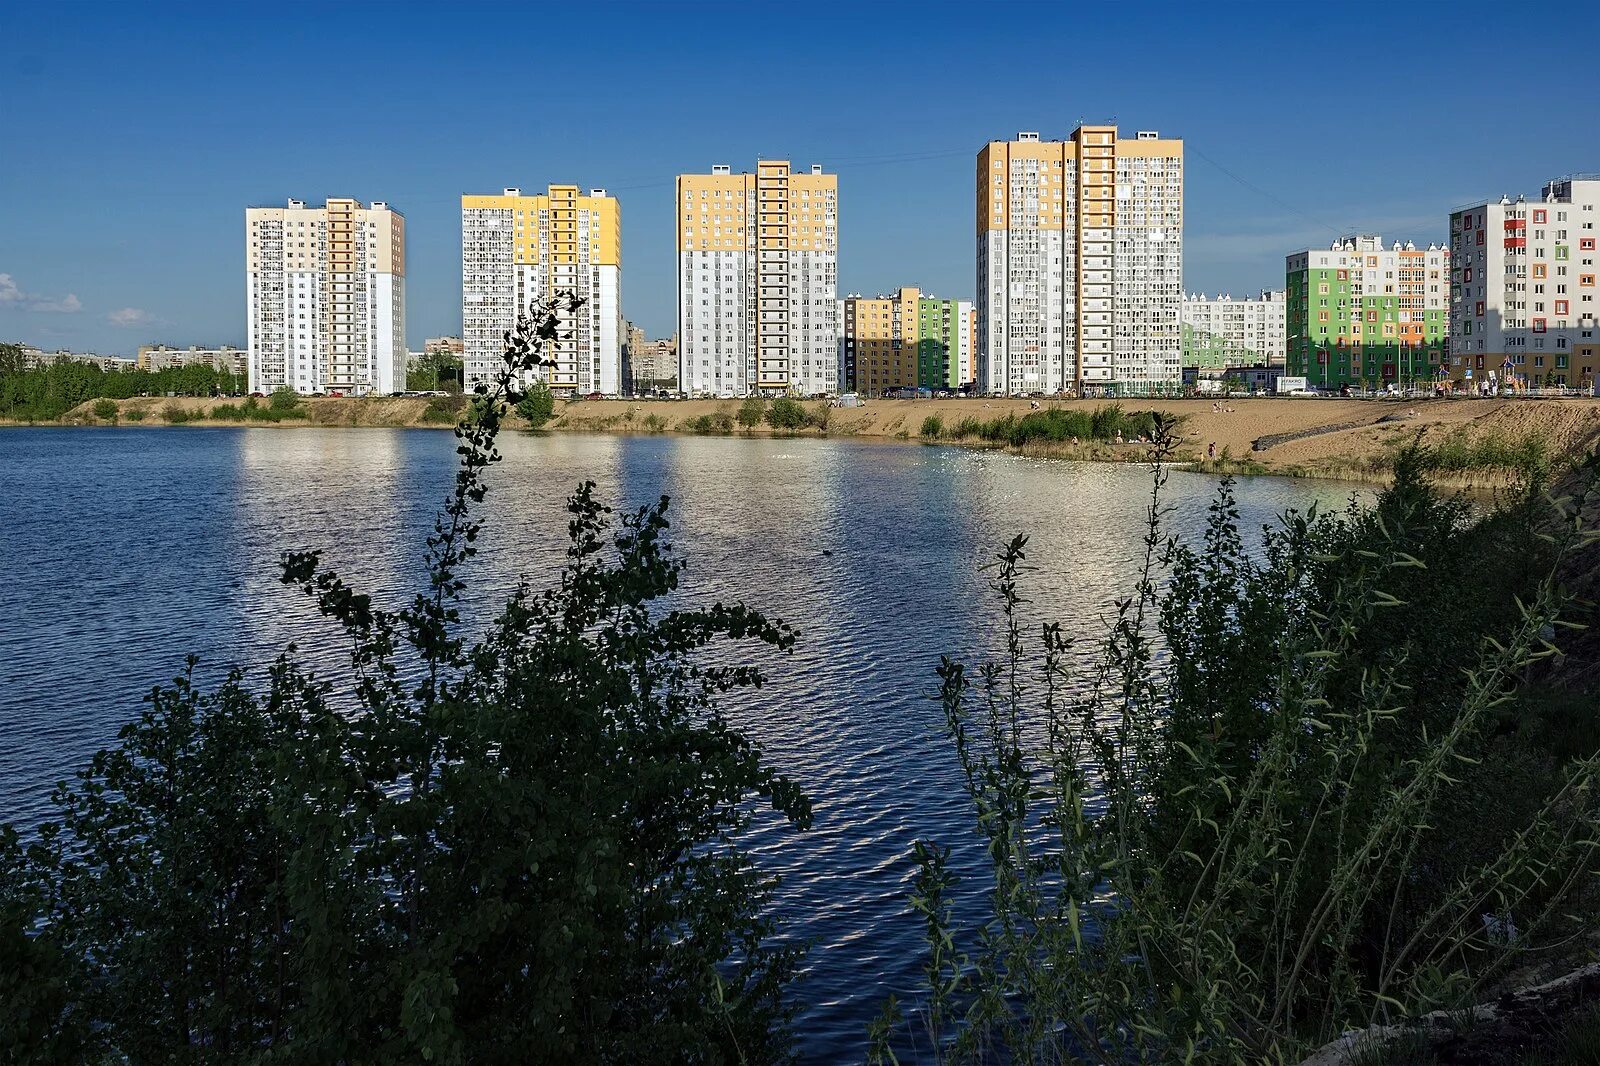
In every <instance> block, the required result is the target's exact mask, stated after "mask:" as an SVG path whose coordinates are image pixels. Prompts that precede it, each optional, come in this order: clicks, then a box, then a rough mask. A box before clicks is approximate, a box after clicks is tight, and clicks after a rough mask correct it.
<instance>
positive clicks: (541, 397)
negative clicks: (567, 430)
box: [517, 381, 631, 429]
mask: <svg viewBox="0 0 1600 1066" xmlns="http://www.w3.org/2000/svg"><path fill="white" fill-rule="evenodd" d="M555 413H556V398H555V395H554V394H553V393H552V392H551V391H550V386H548V385H546V384H545V383H544V382H542V381H540V382H535V383H534V384H533V385H531V386H530V387H529V388H528V391H527V392H525V393H524V394H523V396H522V399H520V400H518V401H517V414H519V415H521V416H522V417H523V418H524V419H526V420H527V423H528V425H530V426H532V427H533V428H534V429H538V428H540V427H541V426H543V425H544V424H545V423H546V422H548V421H550V419H552V418H554V417H555ZM630 414H631V412H630Z"/></svg>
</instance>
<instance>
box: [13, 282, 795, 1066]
mask: <svg viewBox="0 0 1600 1066" xmlns="http://www.w3.org/2000/svg"><path fill="white" fill-rule="evenodd" d="M577 306H578V301H572V308H573V309H574V310H575V309H576V308H577ZM556 324H557V317H556V307H555V304H554V303H553V302H551V303H549V304H546V305H542V306H541V307H540V309H539V314H538V315H537V316H536V317H535V318H534V319H532V320H531V321H524V322H522V323H519V325H518V327H517V329H516V330H515V331H514V332H513V334H512V335H511V337H510V344H509V347H508V351H507V364H506V367H505V369H504V370H503V371H502V372H501V374H500V375H499V377H498V380H497V382H496V383H495V385H494V386H493V387H492V388H486V389H485V390H484V391H483V392H481V393H480V396H479V399H480V401H481V402H478V403H475V404H473V405H472V407H471V411H472V416H471V417H470V418H469V419H468V420H466V421H464V422H463V423H462V424H461V425H460V426H458V427H457V430H456V434H457V438H458V442H459V445H458V451H459V454H460V456H461V461H460V466H459V468H458V470H457V474H456V480H455V487H454V490H453V492H452V493H451V495H450V496H449V498H448V500H447V502H446V504H445V506H444V509H443V510H442V511H441V512H440V514H439V516H438V519H437V522H436V524H435V528H434V531H433V534H432V535H431V536H430V537H429V538H428V542H427V544H428V551H427V569H428V580H427V581H426V582H425V583H424V584H423V586H422V588H421V589H420V590H419V591H418V592H417V593H416V595H415V597H414V598H413V599H412V600H411V602H410V603H409V605H407V606H405V607H402V608H400V609H397V610H390V609H385V608H381V607H379V606H378V605H376V604H375V603H374V602H373V601H372V599H371V598H370V597H369V596H368V595H367V594H364V593H360V592H358V591H356V590H355V589H353V588H351V587H350V586H349V585H347V584H346V583H345V582H344V581H343V580H342V579H341V578H340V577H338V576H337V575H336V574H334V573H332V572H331V571H329V570H327V569H325V568H324V567H323V566H322V565H321V562H320V558H319V556H318V555H317V554H316V553H315V552H293V553H289V554H287V555H285V557H284V561H283V581H284V582H285V583H286V584H287V585H289V586H291V587H293V588H297V589H299V590H301V591H302V592H303V593H304V594H305V595H306V596H308V597H310V598H311V600H312V601H313V602H314V603H315V604H316V606H317V608H318V610H319V611H320V612H321V613H322V614H323V615H325V616H326V617H327V618H329V619H331V620H332V622H333V623H334V624H336V625H337V626H338V627H339V628H340V629H342V630H343V631H344V633H345V634H346V635H347V637H348V639H349V641H350V647H351V663H352V670H351V673H350V674H349V676H348V677H346V678H342V679H330V678H324V677H320V676H313V675H312V674H311V673H310V672H309V671H307V670H306V669H304V668H303V667H302V666H301V665H300V664H299V662H298V661H297V658H296V655H295V652H294V649H293V648H290V649H288V651H286V652H285V654H284V655H283V656H282V657H280V658H279V659H278V660H277V661H276V662H275V663H274V664H272V666H271V667H270V668H269V669H268V670H267V671H266V676H265V679H264V680H265V686H264V687H257V686H256V684H255V683H254V682H255V679H254V677H253V676H252V675H250V674H246V673H244V672H242V671H235V672H233V673H231V674H230V675H229V676H228V677H227V679H226V680H225V681H224V682H223V683H222V684H221V685H220V686H219V687H217V688H216V689H215V690H213V691H209V692H208V691H202V689H201V688H200V686H199V685H198V684H197V683H196V681H195V680H194V677H193V668H194V660H193V659H191V660H190V661H189V666H188V667H187V668H186V669H185V670H184V672H183V673H181V674H180V675H179V676H178V677H177V678H176V679H175V680H174V681H173V682H172V683H170V684H168V685H164V686H160V687H158V688H156V689H154V690H153V691H152V692H151V693H150V695H149V697H148V699H147V707H146V710H145V712H144V713H143V714H142V715H140V717H139V718H138V719H137V720H136V721H134V722H131V723H129V724H128V725H127V726H126V727H125V728H124V729H123V730H122V732H121V736H120V740H119V743H118V745H117V746H116V747H114V748H111V749H109V750H107V751H103V752H101V753H99V754H98V755H97V756H96V757H95V758H94V760H93V761H92V763H91V764H90V765H89V766H88V767H87V768H86V769H85V770H84V771H83V772H82V773H81V774H79V775H78V777H77V779H76V780H75V781H74V782H72V783H71V784H68V785H64V786H62V787H61V788H60V789H58V790H57V791H56V793H55V796H54V799H55V803H56V806H57V809H58V812H59V817H58V818H57V820H56V821H54V822H52V823H51V824H48V825H46V826H45V827H44V828H43V830H42V831H41V832H40V833H39V834H38V839H37V842H36V843H35V844H33V845H31V846H30V847H27V848H24V847H22V846H20V845H19V844H18V842H17V836H16V834H15V833H14V832H12V831H11V830H10V829H9V828H6V829H4V830H3V831H0V923H3V924H0V964H9V965H0V991H3V992H5V994H6V998H5V999H4V1000H0V1039H5V1040H7V1041H9V1042H10V1043H9V1044H8V1045H7V1046H6V1054H7V1055H8V1056H12V1057H17V1058H20V1059H22V1060H23V1061H30V1060H37V1059H41V1058H49V1057H51V1056H57V1057H60V1056H62V1055H65V1056H67V1057H73V1058H78V1059H84V1060H89V1061H131V1062H153V1061H159V1062H196V1063H198V1062H208V1063H209V1062H221V1063H245V1062H249V1063H260V1062H269V1061H271V1062H278V1061H281V1062H323V1063H336V1062H396V1061H406V1062H420V1061H431V1062H441V1063H469V1062H470V1063H496V1062H504V1063H514V1062H515V1063H520V1062H549V1061H559V1060H568V1061H574V1062H605V1061H614V1062H624V1061H630V1062H631V1061H706V1062H718V1061H723V1062H726V1061H750V1062H769V1061H778V1060H781V1059H783V1058H785V1057H786V1056H787V1051H788V1039H789V1035H788V1030H787V1025H786V1021H787V1017H788V1014H787V1008H786V1007H785V1006H784V1003H783V999H782V990H783V986H784V983H785V982H786V981H787V980H788V978H789V977H790V976H791V975H792V974H793V972H794V970H795V966H796V963H797V959H798V956H799V949H797V948H794V947H790V946H784V945H778V944H774V943H773V939H772V936H771V934H772V933H773V932H774V927H773V925H772V923H771V921H770V919H769V918H768V917H767V916H766V914H765V908H766V905H767V902H768V900H769V897H770V893H771V889H772V885H773V881H772V879H771V878H769V877H767V876H764V875H762V874H761V873H760V872H759V871H758V870H757V869H756V868H755V866H754V865H753V863H752V861H751V860H750V858H749V857H748V855H746V853H745V852H744V850H743V849H742V848H741V847H740V846H739V838H740V834H741V831H742V830H743V829H744V828H745V827H746V826H747V825H748V823H749V820H750V817H751V809H752V802H753V801H756V800H761V801H764V802H766V803H768V804H770V805H771V806H772V807H773V808H775V809H776V810H777V811H778V812H780V814H781V816H782V817H783V818H785V819H787V820H788V822H789V823H790V824H791V825H793V826H796V827H800V828H803V827H805V826H806V825H808V824H809V822H810V807H809V804H808V802H807V800H806V799H805V797H804V796H803V795H802V794H801V792H800V791H799V789H798V788H797V787H796V786H795V784H794V783H793V782H791V781H789V780H788V779H786V778H784V777H782V776H781V775H779V774H777V773H775V772H774V771H773V770H772V769H771V768H769V767H768V766H766V765H765V763H764V761H763V760H762V757H761V752H760V750H759V749H758V748H757V747H756V745H755V744H753V743H752V742H751V741H750V740H749V739H748V738H747V737H745V736H744V735H743V734H741V733H740V732H739V731H738V730H736V729H735V728H734V727H733V726H732V725H731V724H730V723H729V722H728V721H727V719H725V718H724V717H723V715H722V714H721V711H720V708H719V703H720V698H721V697H722V696H723V695H724V694H725V693H727V692H730V691H732V690H735V689H739V688H744V687H748V686H754V685H759V684H761V683H762V681H763V676H762V673H761V671H760V669H759V668H758V667H756V666H755V665H753V664H751V663H750V662H749V661H748V654H747V653H746V652H744V651H743V650H734V649H726V650H723V649H719V650H716V651H715V652H714V653H713V652H711V651H710V650H709V649H711V646H712V645H714V644H718V643H723V642H737V643H741V644H743V643H753V644H755V645H758V646H764V647H767V648H769V649H772V650H774V651H777V652H783V651H787V650H788V649H789V648H790V647H791V646H792V644H793V641H794V634H793V632H792V631H791V630H790V629H789V628H788V627H787V626H785V625H783V624H782V623H781V622H777V621H772V620H769V619H767V618H765V617H763V616H762V615H760V614H758V613H757V612H755V611H752V610H750V609H749V608H747V607H744V606H742V605H734V606H726V605H722V604H717V605H714V606H712V607H709V608H705V609H692V608H682V607H679V608H662V607H659V606H658V604H659V603H660V602H661V601H662V599H663V598H666V597H672V596H673V594H674V593H675V591H676V590H677V588H678V586H679V582H680V578H681V576H682V574H683V571H684V562H683V560H682V559H681V558H679V557H678V556H676V555H675V554H674V553H673V552H672V550H671V549H670V547H669V546H668V545H667V543H666V540H665V538H666V535H667V532H668V528H669V527H668V523H667V517H666V515H667V501H666V499H665V498H663V499H661V500H660V501H659V502H657V503H655V504H652V505H648V506H645V507H642V508H640V509H638V510H636V511H632V512H629V513H626V514H622V515H620V516H619V515H614V514H613V512H612V511H611V509H610V508H608V507H606V506H604V505H603V504H601V503H600V502H599V501H597V500H596V499H595V497H594V493H593V486H592V485H588V484H585V485H583V486H581V487H579V489H578V490H577V491H576V492H575V493H574V494H573V496H572V497H571V499H570V500H569V501H568V512H569V517H570V522H569V530H570V535H571V538H570V545H569V547H568V549H567V563H566V568H565V572H564V573H563V575H562V576H561V578H560V580H559V581H558V582H556V583H555V584H554V585H553V586H552V587H551V588H550V589H548V590H547V591H544V592H535V591H534V590H533V589H531V588H529V587H527V586H526V585H524V586H521V587H519V588H518V589H517V590H516V591H515V592H514V593H513V594H512V596H511V597H510V599H509V601H508V602H507V604H506V606H505V608H504V610H503V611H502V612H501V613H500V614H499V616H498V617H497V619H496V620H495V622H494V623H493V624H492V625H491V627H490V628H489V631H488V633H487V635H485V636H484V637H483V638H482V639H481V640H480V641H478V642H477V643H475V644H469V643H468V642H467V640H466V638H465V635H464V633H463V626H462V622H461V617H460V601H461V596H462V593H463V590H464V588H465V585H466V576H465V575H466V568H467V567H468V565H469V563H470V561H471V559H472V557H473V555H474V553H475V551H476V545H477V543H478V538H479V533H480V529H481V526H480V520H479V518H478V517H477V506H478V504H479V503H480V502H481V501H482V500H483V498H484V495H485V493H486V492H487V489H488V487H487V484H486V482H485V480H484V474H485V472H486V470H487V468H488V467H489V466H490V465H491V464H492V463H494V462H496V461H497V460H498V458H499V455H498V452H497V451H496V448H495V440H496V438H497V436H498V433H499V431H500V428H501V425H502V420H503V419H504V417H505V415H506V414H507V411H508V409H509V407H510V406H511V405H512V404H513V403H515V402H518V401H520V399H521V397H520V395H519V393H518V390H517V385H516V383H517V382H518V381H519V380H520V378H521V376H522V375H523V374H524V373H526V372H528V371H530V370H532V369H534V368H536V367H538V366H541V365H545V359H544V357H543V355H542V353H543V352H544V351H545V350H546V348H547V345H549V344H550V342H551V341H552V340H553V339H554V337H555V336H556V329H557V325H556ZM11 965H14V966H19V967H25V968H26V969H24V970H14V969H11V968H10V966H11ZM16 973H26V974H28V975H30V977H29V978H28V979H26V980H19V979H17V978H14V977H13V976H12V975H13V974H16ZM13 1048H15V1049H16V1050H13Z"/></svg>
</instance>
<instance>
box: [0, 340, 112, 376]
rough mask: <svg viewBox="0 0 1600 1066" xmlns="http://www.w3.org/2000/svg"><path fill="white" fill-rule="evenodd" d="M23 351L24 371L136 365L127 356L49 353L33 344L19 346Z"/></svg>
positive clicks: (61, 350)
mask: <svg viewBox="0 0 1600 1066" xmlns="http://www.w3.org/2000/svg"><path fill="white" fill-rule="evenodd" d="M18 347H20V348H21V349H22V369H24V370H35V369H37V368H39V367H42V366H55V365H56V364H57V363H86V364H88V365H90V366H97V367H99V368H100V369H101V370H105V371H113V370H132V369H134V367H135V363H134V361H133V360H132V359H129V358H128V357H127V356H125V355H100V354H98V353H96V352H69V351H67V350H66V349H65V348H58V349H56V350H55V351H53V352H47V351H45V350H43V349H42V348H38V347H35V346H34V345H32V344H22V345H18Z"/></svg>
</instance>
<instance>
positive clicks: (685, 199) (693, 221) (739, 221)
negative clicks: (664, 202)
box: [676, 159, 839, 252]
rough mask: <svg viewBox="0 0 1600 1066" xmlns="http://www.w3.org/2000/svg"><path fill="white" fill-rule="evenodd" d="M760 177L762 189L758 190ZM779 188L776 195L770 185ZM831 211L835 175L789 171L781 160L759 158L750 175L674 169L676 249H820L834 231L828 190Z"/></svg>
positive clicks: (692, 250) (835, 209)
mask: <svg viewBox="0 0 1600 1066" xmlns="http://www.w3.org/2000/svg"><path fill="white" fill-rule="evenodd" d="M761 179H766V180H767V182H768V183H769V186H768V189H767V190H766V191H765V192H763V191H762V190H761V185H760V181H761ZM775 184H781V185H782V186H784V187H785V190H784V191H785V195H783V196H781V197H780V196H778V195H777V193H776V192H775V191H774V189H773V185H775ZM829 193H832V194H833V195H834V205H835V206H834V208H833V210H834V211H835V212H837V210H838V208H837V203H838V193H839V176H838V175H837V174H811V173H798V174H797V173H795V172H794V171H793V170H792V168H791V167H790V165H789V162H788V161H787V160H782V159H762V160H759V161H758V162H757V164H756V173H754V174H680V175H678V184H677V226H676V231H677V248H678V251H680V252H738V251H744V250H746V249H747V248H758V247H766V248H798V249H801V250H806V251H811V250H820V249H822V248H823V247H824V244H825V242H826V241H827V240H829V239H830V238H831V237H832V236H833V234H836V233H837V232H838V218H837V215H835V218H834V220H833V223H834V225H833V231H832V233H830V232H829V227H828V219H827V212H828V207H827V204H828V194H829Z"/></svg>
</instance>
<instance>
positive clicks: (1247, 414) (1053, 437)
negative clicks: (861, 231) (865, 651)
mask: <svg viewBox="0 0 1600 1066" xmlns="http://www.w3.org/2000/svg"><path fill="white" fill-rule="evenodd" d="M465 403H466V401H465V400H463V399H462V398H460V397H433V398H426V397H409V398H389V397H382V398H378V397H372V398H366V397H305V398H300V399H299V400H298V401H297V402H296V403H295V404H293V405H283V404H281V403H280V404H279V406H277V407H275V406H274V404H273V401H272V400H270V399H269V400H255V401H253V402H252V401H251V400H237V399H202V398H187V397H179V398H162V397H136V398H130V399H120V400H118V399H104V398H102V399H96V400H90V401H85V402H83V403H80V404H79V405H77V406H76V407H74V408H72V409H71V410H69V411H67V412H66V414H65V415H63V416H62V417H61V418H60V419H59V420H56V421H52V422H49V423H48V424H65V425H100V426H111V425H124V426H126V425H142V426H165V425H174V426H187V425H217V426H237V425H248V426H269V425H277V426H284V427H295V426H319V427H350V428H365V427H388V428H436V429H448V428H450V427H451V426H453V425H454V424H455V422H456V420H457V419H458V418H459V417H460V414H461V412H462V410H464V408H465ZM1157 411H1159V412H1161V413H1164V414H1167V415H1170V416H1172V417H1173V418H1175V419H1176V420H1177V422H1178V434H1179V440H1178V442H1177V445H1176V447H1175V450H1174V453H1173V459H1174V461H1176V462H1183V463H1192V464H1196V465H1197V466H1200V467H1202V468H1204V469H1208V470H1212V471H1215V472H1218V473H1236V474H1283V475H1287V476H1292V477H1315V478H1331V479H1339V480H1356V481H1365V482H1376V483H1387V482H1388V481H1389V480H1390V477H1391V471H1392V468H1393V460H1394V456H1395V454H1396V453H1397V451H1398V450H1399V449H1400V448H1402V447H1404V446H1405V445H1406V444H1407V443H1409V442H1410V441H1411V440H1413V439H1414V438H1415V437H1416V436H1417V434H1418V433H1419V432H1421V433H1422V436H1423V441H1424V443H1425V445H1426V446H1428V447H1429V448H1430V450H1432V451H1433V452H1434V464H1435V465H1434V474H1435V476H1436V477H1437V478H1438V479H1439V480H1440V482H1441V483H1443V484H1447V485H1451V486H1468V485H1470V486H1473V487H1488V486H1497V485H1502V484H1516V483H1522V482H1524V481H1525V480H1526V479H1527V476H1528V474H1529V473H1530V472H1535V471H1537V470H1540V469H1543V468H1546V467H1548V466H1549V465H1550V464H1551V463H1555V462H1559V461H1560V460H1561V459H1562V458H1564V457H1567V456H1572V455H1576V454H1579V453H1581V452H1582V450H1583V449H1584V448H1585V447H1586V445H1587V444H1588V443H1589V442H1590V441H1591V440H1593V439H1594V438H1595V437H1596V434H1597V431H1600V401H1596V400H1592V399H1569V400H1440V401H1419V402H1416V403H1415V404H1394V403H1380V402H1371V401H1359V400H1278V399H1265V400H1232V401H1228V402H1227V403H1225V404H1218V403H1214V402H1212V401H1210V400H1161V401H1151V408H1150V409H1143V408H1141V407H1140V406H1137V405H1134V404H1131V403H1130V404H1127V405H1116V404H1107V403H1103V402H1098V403H1097V402H1094V401H1074V400H1067V401H1046V402H1045V403H1044V405H1043V407H1042V408H1041V409H1040V410H1034V409H1033V408H1032V405H1031V404H1030V403H1029V402H1028V401H1026V400H1004V399H945V400H875V401H872V402H871V403H869V404H868V405H866V406H865V407H858V408H834V407H828V406H827V405H826V404H824V403H821V402H818V401H806V402H796V401H790V400H778V401H749V400H746V401H735V400H585V401H577V402H558V403H556V405H555V409H554V414H553V417H552V418H551V419H550V421H549V422H547V423H546V424H545V426H544V427H543V428H544V429H546V430H548V431H552V432H578V433H629V434H632V433H641V434H693V435H701V436H732V435H735V434H738V435H742V436H813V437H852V438H863V439H879V440H898V441H918V442H922V443H947V444H957V445H962V446H967V447H992V448H1004V449H1007V450H1010V451H1013V452H1016V453H1018V454H1022V455H1030V456H1044V457H1050V458H1060V459H1071V460H1083V461H1095V462H1120V461H1129V460H1140V459H1142V458H1143V457H1144V450H1143V449H1142V448H1140V447H1138V445H1137V443H1136V442H1137V441H1138V439H1139V437H1140V436H1141V435H1148V434H1149V432H1150V426H1151V420H1152V418H1153V417H1154V415H1155V413H1156V412H1157ZM35 424H37V423H35ZM508 424H510V425H512V426H513V427H518V428H525V427H526V423H525V422H524V421H523V420H521V419H519V418H517V417H516V416H515V415H512V416H511V417H510V418H509V419H508ZM1119 433H1120V435H1121V437H1122V440H1123V441H1124V442H1125V443H1123V444H1117V443H1116V439H1117V436H1118V434H1119ZM1274 441H1281V443H1272V444H1271V445H1270V446H1267V447H1262V448H1259V449H1258V447H1257V445H1258V443H1261V442H1274Z"/></svg>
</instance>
